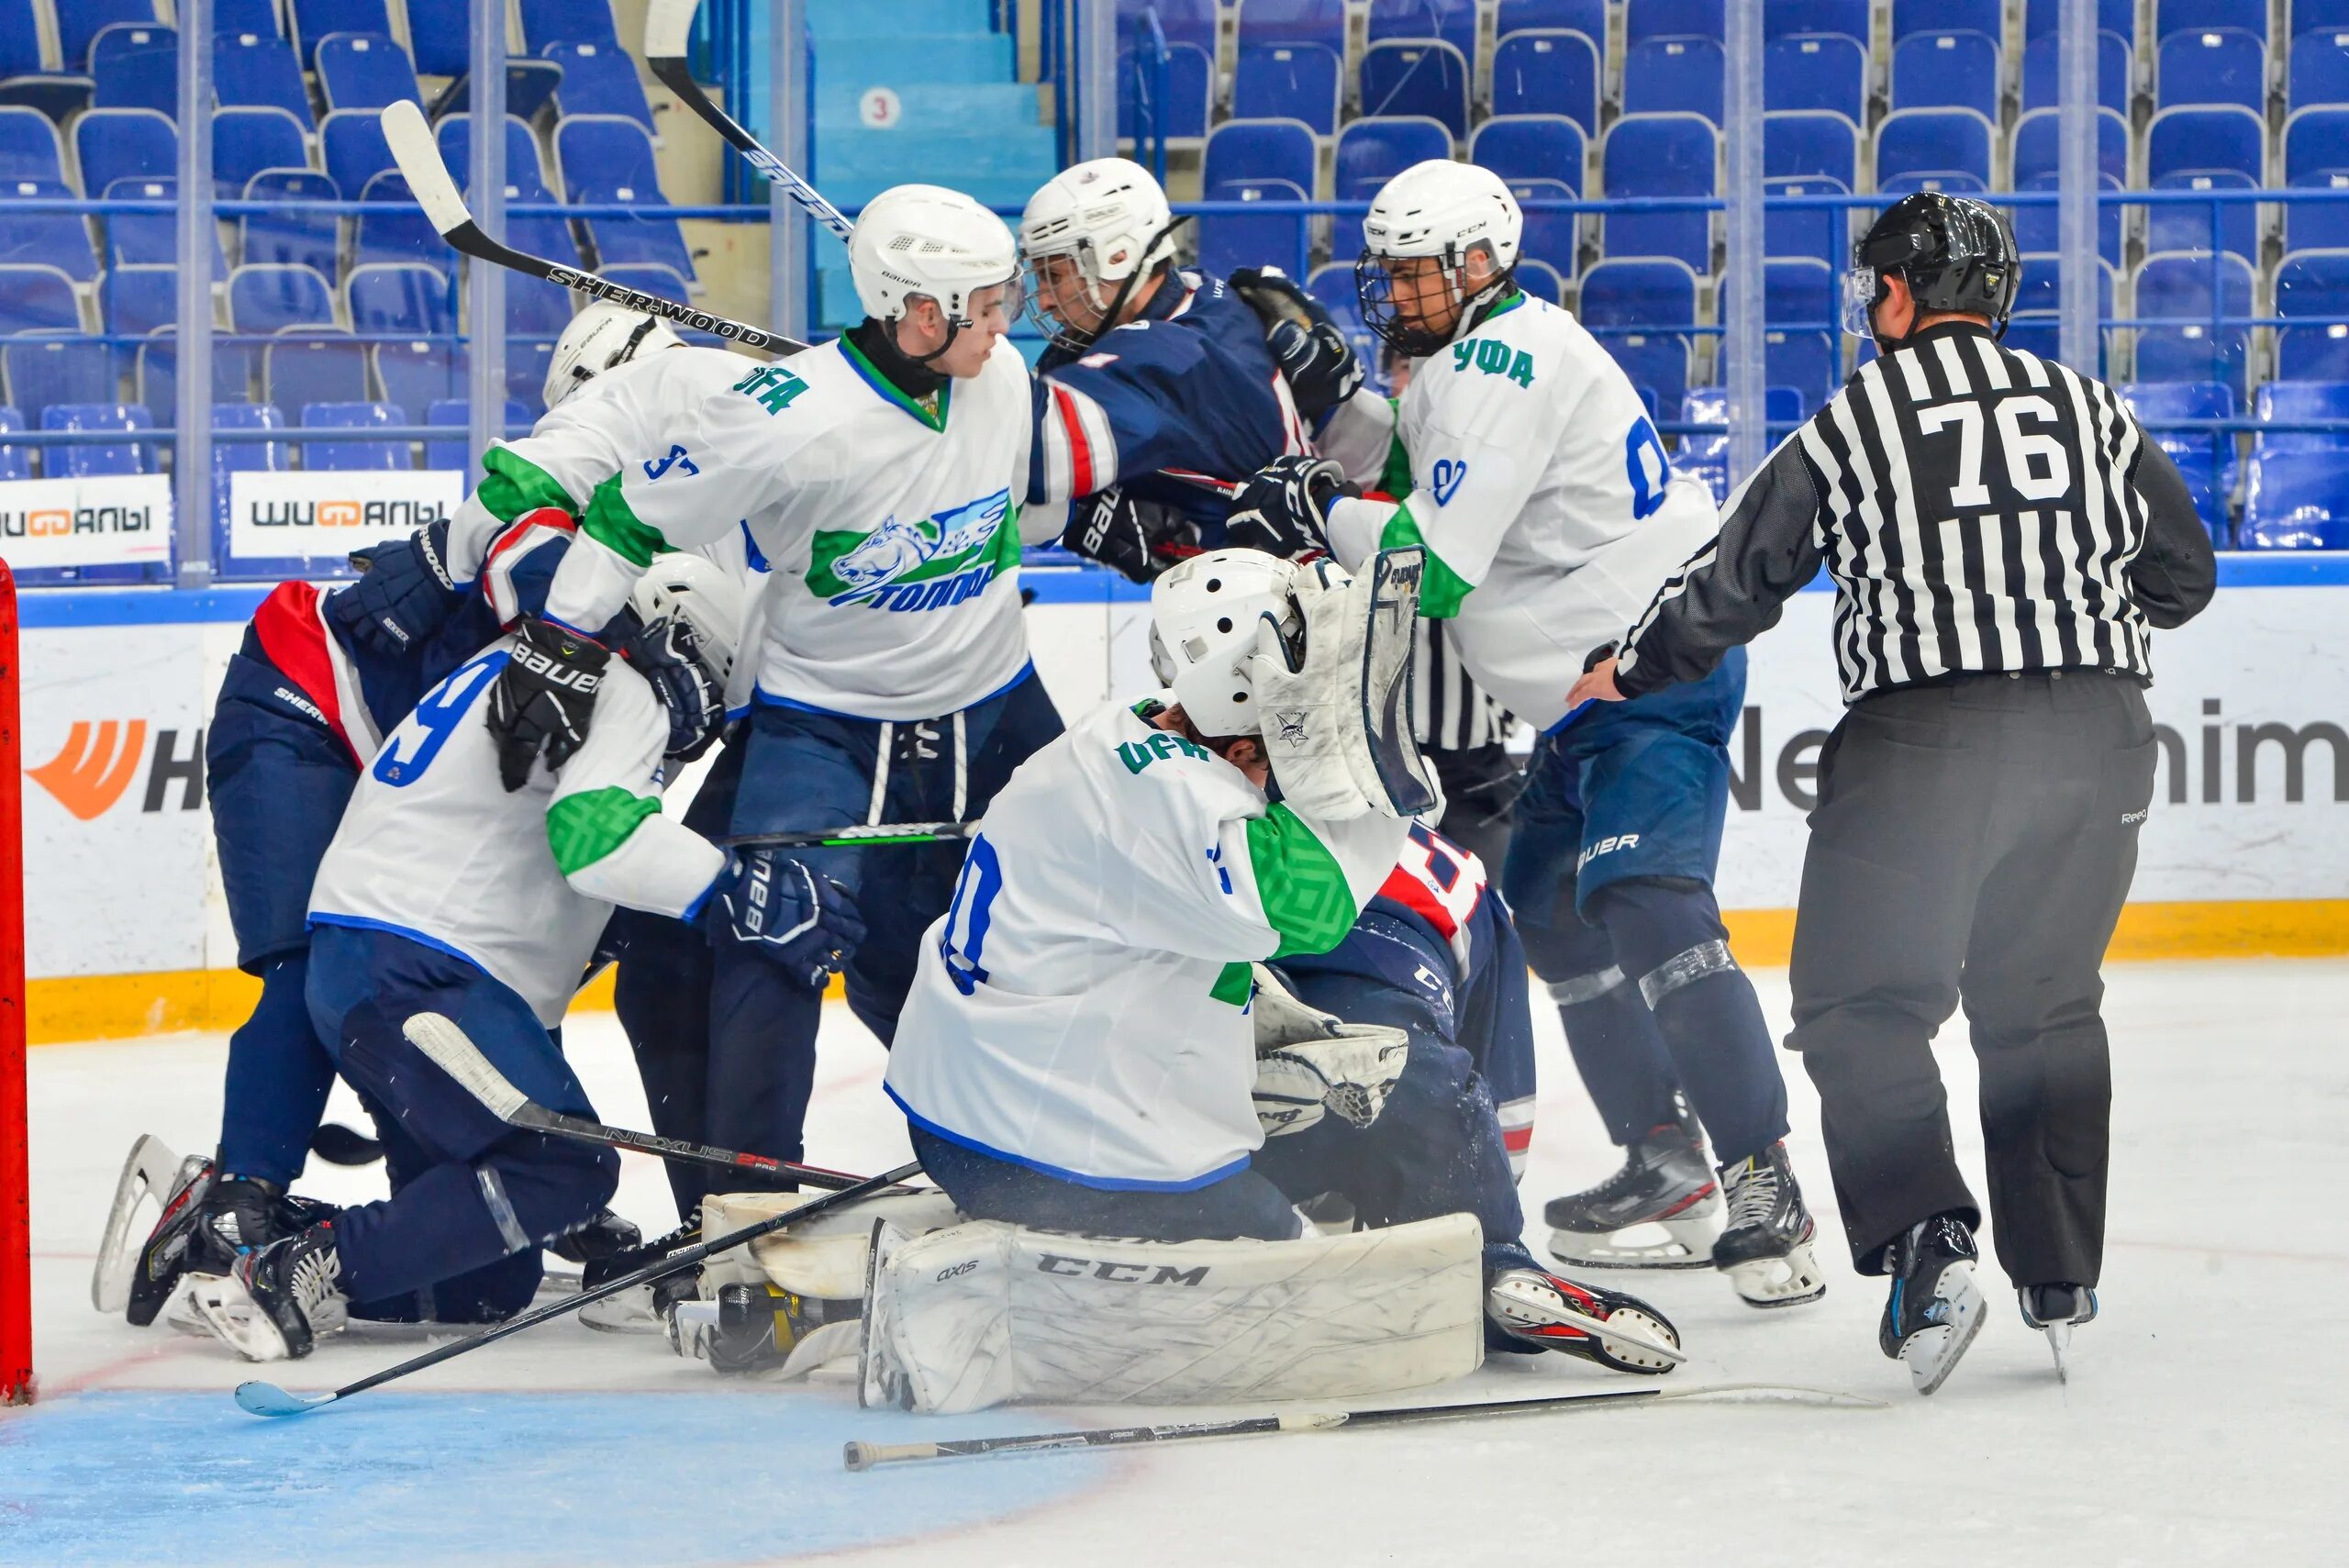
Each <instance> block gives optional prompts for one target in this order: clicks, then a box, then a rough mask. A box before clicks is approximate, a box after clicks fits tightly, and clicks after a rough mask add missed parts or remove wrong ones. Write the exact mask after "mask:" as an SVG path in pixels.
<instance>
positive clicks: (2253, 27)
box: [2153, 0, 2267, 41]
mask: <svg viewBox="0 0 2349 1568" xmlns="http://www.w3.org/2000/svg"><path fill="white" fill-rule="evenodd" d="M2153 6H2154V38H2156V39H2163V40H2165V41H2166V40H2167V39H2169V38H2170V37H2171V36H2172V35H2173V34H2176V33H2182V32H2189V31H2191V32H2208V31H2210V30H2211V29H2212V28H2243V30H2244V31H2246V32H2250V33H2255V34H2257V35H2258V36H2259V38H2260V39H2262V40H2265V39H2266V37H2267V0H2153Z"/></svg>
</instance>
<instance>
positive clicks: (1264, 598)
mask: <svg viewBox="0 0 2349 1568" xmlns="http://www.w3.org/2000/svg"><path fill="white" fill-rule="evenodd" d="M1265 616H1271V617H1273V620H1274V622H1275V624H1276V625H1278V626H1279V627H1280V628H1281V630H1282V632H1283V634H1284V635H1288V636H1294V635H1295V634H1296V633H1297V630H1298V628H1299V627H1300V626H1301V625H1302V620H1301V617H1299V615H1298V612H1297V563H1296V562H1293V561H1284V560H1282V559H1281V558H1280V557H1279V556H1276V555H1267V554H1265V553H1264V551H1263V550H1208V552H1207V553H1206V554H1204V555H1195V556H1192V557H1191V558H1190V559H1189V560H1187V561H1185V562H1181V563H1180V564H1179V565H1177V566H1175V568H1174V569H1173V570H1172V571H1170V572H1168V573H1165V574H1164V575H1163V576H1162V577H1160V578H1159V579H1158V580H1157V581H1156V582H1155V583H1152V584H1151V586H1150V667H1151V671H1152V673H1153V674H1155V675H1156V676H1157V677H1158V680H1159V684H1162V685H1163V686H1165V687H1166V688H1167V689H1168V690H1169V691H1171V692H1173V693H1174V694H1175V701H1176V702H1178V703H1180V704H1181V705H1182V707H1183V712H1184V713H1185V714H1186V715H1187V716H1188V717H1189V718H1190V720H1191V722H1192V723H1193V724H1195V725H1197V727H1198V729H1199V733H1200V734H1202V735H1211V736H1216V737H1223V736H1228V735H1255V734H1259V733H1261V732H1262V726H1261V724H1260V723H1259V722H1258V717H1257V713H1256V695H1255V693H1254V691H1253V690H1252V688H1251V683H1250V681H1249V677H1248V663H1247V661H1248V655H1249V654H1250V653H1252V652H1253V651H1255V647H1256V627H1257V624H1258V623H1259V622H1260V621H1261V620H1262V619H1263V618H1264V617H1265Z"/></svg>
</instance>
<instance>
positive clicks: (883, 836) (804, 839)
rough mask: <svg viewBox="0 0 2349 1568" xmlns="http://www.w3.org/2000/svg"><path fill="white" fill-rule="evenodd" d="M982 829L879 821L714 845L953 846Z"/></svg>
mask: <svg viewBox="0 0 2349 1568" xmlns="http://www.w3.org/2000/svg"><path fill="white" fill-rule="evenodd" d="M978 830H979V825H978V824H977V823H976V822H875V823H872V824H869V825H866V826H863V827H855V828H821V829H816V830H811V831H808V832H805V833H736V834H732V835H730V836H729V837H727V838H723V839H712V840H710V842H711V843H713V844H716V845H717V846H718V848H719V849H721V850H824V849H838V848H841V847H844V846H846V845H850V844H951V843H953V842H955V841H956V840H961V839H967V838H969V837H971V836H972V835H973V834H974V833H976V832H977V831H978Z"/></svg>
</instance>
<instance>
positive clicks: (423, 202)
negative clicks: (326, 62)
mask: <svg viewBox="0 0 2349 1568" xmlns="http://www.w3.org/2000/svg"><path fill="white" fill-rule="evenodd" d="M382 118H383V126H384V144H385V145H386V146H387V147H389V148H390V149H391V153H392V161H394V162H395V163H397V164H398V165H399V167H400V172H401V174H403V175H405V176H406V179H407V188H408V190H409V191H410V192H412V193H413V194H414V195H415V196H416V205H417V206H420V207H422V208H423V209H424V216H425V217H426V218H427V219H428V220H429V221H430V223H431V225H432V227H433V228H435V229H436V230H438V231H439V232H440V238H441V239H444V240H446V241H448V244H449V248H450V249H451V250H455V251H456V252H457V253H458V254H460V255H463V256H471V257H473V259H474V260H476V261H486V262H488V263H489V264H490V265H492V266H495V267H504V268H506V269H507V271H508V272H521V273H523V274H525V275H526V276H529V277H533V278H544V279H546V280H547V281H548V282H549V283H551V284H561V285H562V287H564V288H567V289H570V290H572V291H573V292H574V293H577V294H584V295H587V296H588V297H589V298H591V299H608V300H611V301H613V302H614V303H616V304H618V305H624V306H627V307H628V308H629V309H630V310H641V311H643V312H645V313H646V314H647V315H650V316H658V317H662V318H664V319H666V320H670V321H674V322H677V323H679V324H680V325H682V326H685V327H690V328H693V329H694V330H695V331H696V332H707V333H709V334H710V335H711V336H713V337H718V338H723V339H728V340H729V341H730V342H736V343H740V344H741V345H742V346H743V347H744V348H746V349H764V350H768V351H769V352H771V353H774V354H780V355H785V356H788V355H791V354H796V353H799V352H801V351H803V350H805V349H806V348H807V344H805V343H802V342H800V341H799V340H798V339H794V338H785V337H784V336H783V335H782V334H780V333H776V332H770V331H767V330H766V329H765V328H760V327H753V326H751V324H750V323H749V322H747V321H735V320H732V319H730V318H729V317H723V316H712V315H711V314H710V313H709V312H707V311H706V310H696V309H695V308H694V307H693V306H690V305H681V304H679V303H678V302H677V301H675V300H674V299H663V298H662V296H661V295H657V294H646V293H645V292H644V291H643V290H641V289H632V288H628V287H625V286H623V285H622V284H616V283H610V282H607V280H605V279H603V278H599V277H597V276H596V274H595V273H593V272H581V271H579V269H577V268H576V267H565V266H562V265H561V264H559V263H557V262H554V261H548V260H547V259H546V258H545V257H543V256H533V255H530V254H529V253H528V252H526V251H521V250H515V249H514V248H513V247H512V246H510V245H502V244H500V243H499V242H498V241H496V240H495V239H491V238H490V237H489V236H488V235H486V234H484V233H483V232H482V231H481V228H480V226H479V225H477V224H476V223H474V222H473V213H472V211H471V210H470V209H468V208H467V207H466V206H465V198H464V196H463V195H462V194H460V193H459V191H458V189H457V183H456V182H455V181H454V180H452V179H451V178H450V177H449V170H448V166H447V165H446V164H444V163H442V162H441V161H440V147H439V145H438V144H436V143H435V142H434V141H433V139H432V128H431V127H429V126H428V125H426V124H425V123H424V111H423V110H422V109H420V108H418V107H417V106H416V105H415V104H413V103H411V102H409V101H408V100H406V99H402V100H401V101H400V102H398V103H396V104H394V105H392V106H390V107H389V108H387V109H385V110H384V112H383V117H382Z"/></svg>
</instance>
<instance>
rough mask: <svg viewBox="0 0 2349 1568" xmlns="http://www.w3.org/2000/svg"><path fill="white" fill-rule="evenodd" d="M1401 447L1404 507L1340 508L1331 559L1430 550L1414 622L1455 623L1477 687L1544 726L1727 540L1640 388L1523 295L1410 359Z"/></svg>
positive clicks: (1365, 503) (1334, 510) (1362, 504)
mask: <svg viewBox="0 0 2349 1568" xmlns="http://www.w3.org/2000/svg"><path fill="white" fill-rule="evenodd" d="M1395 439H1397V441H1398V442H1399V443H1400V444H1401V446H1402V449H1403V452H1404V454H1405V455H1406V456H1407V457H1408V463H1409V473H1410V487H1409V488H1410V493H1409V495H1407V496H1405V497H1403V499H1402V501H1401V503H1400V505H1389V504H1388V503H1386V502H1383V501H1370V500H1360V501H1353V500H1347V501H1340V502H1337V503H1336V504H1335V505H1334V506H1332V507H1331V508H1330V549H1331V553H1333V554H1334V555H1336V556H1337V558H1338V559H1339V560H1340V561H1341V562H1343V563H1344V564H1345V565H1346V566H1347V567H1348V568H1350V569H1356V570H1358V569H1359V568H1360V567H1361V566H1362V564H1363V562H1365V561H1367V560H1368V559H1369V558H1370V557H1371V556H1372V555H1374V554H1375V553H1376V552H1377V551H1378V550H1382V549H1395V548H1398V547H1401V546H1404V545H1411V544H1422V543H1423V544H1425V545H1426V546H1427V548H1428V554H1429V561H1428V571H1427V583H1426V588H1425V592H1424V593H1423V595H1421V598H1420V601H1419V609H1420V613H1421V614H1422V615H1424V616H1427V617H1430V618H1434V619H1442V618H1446V617H1449V618H1450V619H1451V621H1452V626H1451V627H1450V628H1448V629H1449V632H1450V637H1451V640H1452V641H1453V643H1454V644H1455V645H1456V646H1457V648H1458V650H1459V652H1460V657H1461V661H1462V662H1463V663H1464V664H1465V665H1466V666H1467V669H1468V673H1470V674H1471V675H1473V676H1474V677H1475V681H1476V684H1478V685H1480V686H1482V687H1484V688H1485V689H1486V691H1488V692H1490V693H1491V694H1492V695H1494V696H1496V697H1498V698H1499V699H1500V701H1501V703H1502V705H1503V706H1506V707H1508V709H1509V710H1510V711H1512V712H1514V713H1516V714H1519V715H1520V716H1521V717H1525V718H1527V719H1529V720H1531V722H1532V723H1533V724H1534V726H1535V727H1536V728H1549V727H1550V726H1551V725H1553V724H1554V723H1556V722H1557V721H1558V720H1559V719H1560V718H1562V717H1564V716H1565V713H1566V693H1567V691H1568V690H1569V689H1571V688H1572V687H1573V685H1574V684H1575V680H1576V679H1577V678H1578V677H1579V676H1580V675H1581V674H1582V669H1583V660H1584V658H1585V656H1586V655H1587V654H1588V653H1589V651H1591V650H1592V649H1594V648H1596V647H1598V645H1599V644H1601V643H1603V642H1608V641H1610V640H1612V639H1616V638H1619V637H1620V636H1621V635H1622V634H1623V628H1625V627H1627V626H1629V625H1631V621H1632V620H1633V619H1635V618H1637V617H1638V616H1639V614H1640V612H1641V611H1642V610H1643V609H1645V608H1646V607H1647V604H1648V601H1649V600H1650V599H1651V598H1653V596H1654V595H1655V591H1656V589H1657V587H1658V586H1659V585H1661V584H1663V582H1664V579H1665V578H1666V577H1668V576H1670V575H1671V574H1672V573H1673V572H1674V571H1675V569H1676V568H1677V567H1678V566H1679V564H1680V563H1681V562H1683V561H1686V560H1687V558H1688V557H1689V556H1690V555H1691V554H1693V553H1694V552H1695V551H1696V550H1697V549H1698V547H1699V546H1700V545H1702V544H1703V543H1704V541H1705V540H1706V539H1709V538H1711V537H1712V535H1713V534H1714V532H1715V531H1716V530H1717V529H1718V528H1719V527H1720V521H1719V517H1718V516H1717V514H1716V512H1715V510H1714V507H1713V498H1712V494H1711V492H1710V491H1709V490H1708V489H1707V488H1706V487H1705V485H1704V484H1703V483H1702V482H1701V481H1699V480H1696V479H1691V478H1676V477H1675V476H1674V474H1673V473H1672V465H1671V463H1670V462H1669V461H1667V460H1666V458H1665V457H1664V442H1663V440H1662V439H1659V438H1658V436H1657V435H1656V431H1655V425H1654V422H1653V421H1652V420H1651V419H1650V418H1649V417H1648V413H1647V407H1646V406H1645V405H1644V404H1642V402H1641V401H1640V395H1639V394H1638V393H1637V392H1635V391H1634V390H1633V389H1632V387H1631V378H1629V377H1628V376H1626V375H1625V374H1624V373H1623V372H1622V369H1621V367H1620V366H1619V365H1617V364H1616V362H1615V361H1614V359H1613V358H1612V357H1611V356H1610V355H1609V353H1608V352H1607V350H1605V349H1604V348H1602V347H1601V346H1600V345H1599V342H1598V339H1595V338H1593V337H1592V336H1591V335H1590V334H1589V333H1588V332H1587V331H1586V330H1584V328H1583V326H1582V323H1580V322H1578V321H1576V320H1575V318H1574V317H1573V316H1572V315H1571V314H1569V313H1568V312H1566V311H1564V310H1562V309H1560V308H1558V307H1557V306H1553V305H1549V304H1545V303H1544V302H1542V301H1541V300H1538V299H1535V298H1534V297H1532V296H1531V295H1527V294H1522V293H1520V294H1519V295H1517V296H1516V297H1515V299H1514V300H1513V301H1511V302H1510V303H1508V304H1507V305H1504V306H1502V307H1501V308H1499V309H1498V310H1496V311H1495V312H1494V313H1493V314H1492V315H1491V316H1489V317H1486V319H1485V320H1484V321H1483V322H1481V323H1480V324H1478V325H1477V326H1476V328H1475V329H1474V330H1472V331H1470V332H1469V333H1467V334H1466V335H1465V336H1464V337H1462V338H1461V339H1459V341H1457V342H1454V343H1453V344H1451V345H1450V346H1449V347H1447V348H1445V349H1442V350H1439V351H1438V352H1436V353H1435V354H1432V355H1431V356H1430V357H1428V358H1426V359H1423V360H1420V361H1418V362H1417V364H1416V365H1415V366H1414V367H1413V369H1412V373H1411V382H1410V384H1409V385H1408V387H1406V388H1404V391H1403V395H1402V397H1401V399H1400V400H1399V402H1398V403H1397V408H1396V427H1395ZM1398 488H1399V487H1398Z"/></svg>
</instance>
